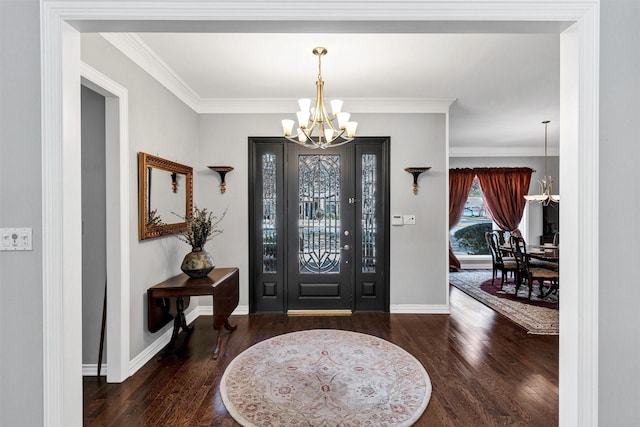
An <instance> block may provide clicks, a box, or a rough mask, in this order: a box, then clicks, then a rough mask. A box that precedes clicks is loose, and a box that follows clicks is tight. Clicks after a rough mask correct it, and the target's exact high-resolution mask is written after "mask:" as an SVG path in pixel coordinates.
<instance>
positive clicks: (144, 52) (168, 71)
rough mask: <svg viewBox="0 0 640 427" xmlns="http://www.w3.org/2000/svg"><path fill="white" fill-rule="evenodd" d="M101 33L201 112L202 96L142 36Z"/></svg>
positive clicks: (188, 104) (167, 87)
mask: <svg viewBox="0 0 640 427" xmlns="http://www.w3.org/2000/svg"><path fill="white" fill-rule="evenodd" d="M100 35H101V36H102V37H103V38H104V39H105V40H106V41H108V42H109V43H111V44H112V45H113V46H114V47H115V48H116V49H118V50H119V51H120V52H122V53H123V54H124V55H125V56H127V57H128V58H129V59H131V60H132V61H133V62H134V63H135V64H137V65H138V66H139V67H140V68H142V69H143V70H144V71H146V72H147V73H149V75H151V77H153V78H154V79H156V80H157V81H158V83H160V84H161V85H162V86H164V87H165V88H166V89H167V90H168V91H169V92H171V93H173V94H174V95H175V96H176V97H178V99H180V100H181V101H182V102H184V103H185V104H187V106H189V107H190V108H191V109H192V110H194V111H195V112H199V111H198V109H199V108H200V105H201V104H202V100H201V99H200V97H199V96H198V95H197V94H196V92H195V91H194V90H193V89H192V88H191V86H189V85H188V84H187V83H186V82H185V81H184V80H182V78H181V77H180V76H179V75H178V73H176V72H175V71H173V69H172V68H171V67H169V65H168V64H167V63H166V62H164V61H163V60H162V58H160V57H159V56H158V55H157V54H156V53H155V52H154V51H153V50H152V49H151V48H150V47H149V46H148V45H147V44H146V43H145V42H144V41H143V40H142V39H141V38H140V37H138V36H137V35H135V34H131V33H100Z"/></svg>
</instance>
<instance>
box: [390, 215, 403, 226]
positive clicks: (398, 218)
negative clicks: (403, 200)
mask: <svg viewBox="0 0 640 427" xmlns="http://www.w3.org/2000/svg"><path fill="white" fill-rule="evenodd" d="M402 224H403V221H402V215H392V216H391V225H402Z"/></svg>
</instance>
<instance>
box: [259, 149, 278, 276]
mask: <svg viewBox="0 0 640 427" xmlns="http://www.w3.org/2000/svg"><path fill="white" fill-rule="evenodd" d="M276 172H277V171H276V155H275V154H263V155H262V271H263V272H264V273H277V271H276V259H277V250H276V249H277V248H276V201H277V200H276V194H277V192H276V190H277V188H276Z"/></svg>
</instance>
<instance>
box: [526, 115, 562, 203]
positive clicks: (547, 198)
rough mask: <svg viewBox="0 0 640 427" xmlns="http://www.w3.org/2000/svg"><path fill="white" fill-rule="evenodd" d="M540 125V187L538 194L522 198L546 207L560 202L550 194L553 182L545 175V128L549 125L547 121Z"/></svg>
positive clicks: (557, 196) (555, 195) (558, 197)
mask: <svg viewBox="0 0 640 427" xmlns="http://www.w3.org/2000/svg"><path fill="white" fill-rule="evenodd" d="M542 124H544V177H543V178H542V179H539V180H538V185H540V194H536V195H531V196H524V198H525V199H526V200H527V201H528V202H538V203H540V204H542V205H544V206H548V205H549V203H551V202H555V203H558V202H560V196H559V195H557V194H552V193H553V180H552V179H551V177H550V176H549V175H548V174H547V126H548V125H549V120H545V121H544V122H542Z"/></svg>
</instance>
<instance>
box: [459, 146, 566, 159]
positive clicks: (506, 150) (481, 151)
mask: <svg viewBox="0 0 640 427" xmlns="http://www.w3.org/2000/svg"><path fill="white" fill-rule="evenodd" d="M547 155H548V156H551V157H553V156H559V155H560V149H559V148H558V147H550V148H549V149H547ZM449 157H544V152H543V151H541V150H540V147H449Z"/></svg>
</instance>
